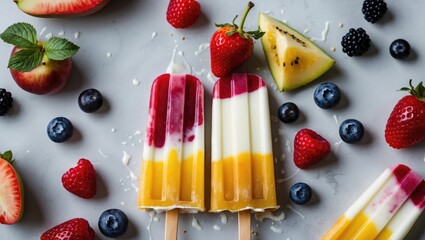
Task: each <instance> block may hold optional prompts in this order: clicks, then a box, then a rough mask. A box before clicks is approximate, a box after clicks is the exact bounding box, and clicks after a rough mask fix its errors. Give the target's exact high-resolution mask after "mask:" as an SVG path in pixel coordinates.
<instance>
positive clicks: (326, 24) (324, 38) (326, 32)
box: [310, 21, 331, 42]
mask: <svg viewBox="0 0 425 240" xmlns="http://www.w3.org/2000/svg"><path fill="white" fill-rule="evenodd" d="M330 24H331V22H330V21H326V22H325V29H323V31H322V37H321V38H315V37H312V38H310V40H311V41H321V42H324V41H326V37H327V36H328V32H329V25H330Z"/></svg>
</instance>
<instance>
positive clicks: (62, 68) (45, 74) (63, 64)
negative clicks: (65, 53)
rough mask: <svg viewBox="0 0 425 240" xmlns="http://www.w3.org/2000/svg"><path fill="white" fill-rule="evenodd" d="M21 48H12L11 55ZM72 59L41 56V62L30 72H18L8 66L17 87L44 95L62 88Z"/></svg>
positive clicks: (70, 68) (68, 73) (68, 74)
mask: <svg viewBox="0 0 425 240" xmlns="http://www.w3.org/2000/svg"><path fill="white" fill-rule="evenodd" d="M19 50H21V49H20V48H16V47H15V48H14V49H13V50H12V54H11V56H13V55H14V54H15V53H16V52H18V51H19ZM71 70H72V61H71V59H70V58H68V59H65V60H62V61H55V60H51V59H48V58H47V57H46V56H43V60H42V64H40V65H39V66H38V67H36V68H34V69H33V70H31V71H30V72H18V71H16V70H13V69H11V68H10V73H11V74H12V77H13V79H14V80H15V82H16V83H17V84H18V86H19V87H21V88H22V89H24V90H25V91H27V92H30V93H34V94H38V95H45V94H52V93H57V92H59V91H60V90H62V89H63V88H64V87H65V85H66V83H67V82H68V79H69V76H70V75H71Z"/></svg>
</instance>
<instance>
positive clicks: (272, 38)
mask: <svg viewBox="0 0 425 240" xmlns="http://www.w3.org/2000/svg"><path fill="white" fill-rule="evenodd" d="M259 25H260V28H261V30H262V31H264V32H265V34H264V36H263V37H262V38H261V43H262V45H263V50H264V53H265V55H266V59H267V63H268V65H269V68H270V71H271V73H272V75H273V78H274V81H275V82H276V84H277V86H278V88H279V90H280V91H289V90H293V89H296V88H298V87H301V86H304V85H306V84H308V83H310V82H311V81H313V80H315V79H317V78H318V77H320V76H321V75H322V74H324V73H325V72H326V71H328V70H329V69H330V68H331V67H332V66H333V65H334V64H335V60H333V59H332V58H331V57H330V56H329V55H328V54H326V53H325V52H324V51H323V50H322V49H320V48H319V47H318V46H317V45H315V44H314V43H313V42H311V41H310V40H309V39H308V38H306V37H305V36H304V35H302V34H301V33H299V32H297V31H296V30H294V29H293V28H291V27H289V26H288V25H286V24H285V23H283V22H281V21H279V20H277V19H275V18H272V17H270V16H268V15H266V14H264V13H260V17H259Z"/></svg>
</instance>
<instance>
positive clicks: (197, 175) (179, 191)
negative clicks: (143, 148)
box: [138, 150, 205, 211]
mask: <svg viewBox="0 0 425 240" xmlns="http://www.w3.org/2000/svg"><path fill="white" fill-rule="evenodd" d="M204 198H205V197H204V152H203V151H198V153H197V154H193V155H191V156H190V157H188V158H186V159H184V160H183V161H179V155H178V153H177V151H176V150H171V151H169V153H168V157H167V160H166V161H158V160H156V161H152V160H143V167H142V175H141V183H140V192H139V201H138V208H139V209H152V208H155V209H163V210H165V209H166V210H170V209H173V208H180V209H187V210H198V211H205V204H204Z"/></svg>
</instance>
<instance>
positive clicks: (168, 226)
mask: <svg viewBox="0 0 425 240" xmlns="http://www.w3.org/2000/svg"><path fill="white" fill-rule="evenodd" d="M178 223H179V210H178V209H173V210H170V211H167V212H166V213H165V237H164V240H177V229H178Z"/></svg>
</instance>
